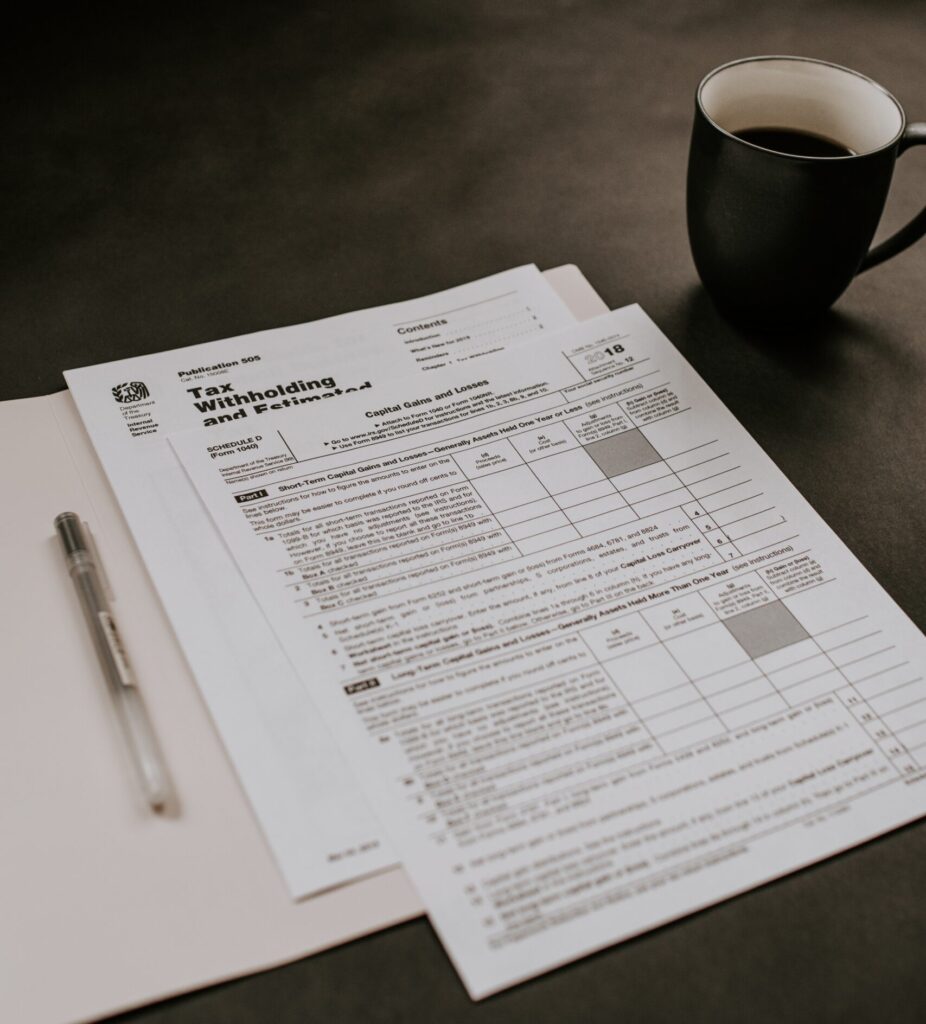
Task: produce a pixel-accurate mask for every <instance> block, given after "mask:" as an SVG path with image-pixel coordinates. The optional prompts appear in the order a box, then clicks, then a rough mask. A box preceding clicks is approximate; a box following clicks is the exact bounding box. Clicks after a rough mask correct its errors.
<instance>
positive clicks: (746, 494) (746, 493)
mask: <svg viewBox="0 0 926 1024" xmlns="http://www.w3.org/2000/svg"><path fill="white" fill-rule="evenodd" d="M757 490H758V488H757V487H756V485H755V484H754V483H752V481H750V480H746V481H744V482H743V483H741V484H734V486H732V487H724V488H722V489H719V490H718V491H717V492H715V493H714V494H706V495H705V496H704V497H703V498H702V499H701V501H700V504H701V507H702V508H703V509H704V511H705V512H707V513H708V515H715V514H716V513H718V512H721V511H726V509H727V508H729V507H730V505H732V504H735V503H736V502H738V501H742V499H743V498H754V497H755V496H756V491H757Z"/></svg>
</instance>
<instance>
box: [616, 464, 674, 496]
mask: <svg viewBox="0 0 926 1024" xmlns="http://www.w3.org/2000/svg"><path fill="white" fill-rule="evenodd" d="M667 472H670V471H669V470H668V469H667V467H666V464H665V463H664V462H651V463H650V464H649V465H648V466H643V468H642V469H634V470H631V472H629V473H621V474H620V475H619V476H612V477H611V483H612V484H614V486H615V487H616V488H617V489H618V490H619V491H629V490H630V489H631V488H633V487H639V486H640V485H641V484H648V483H649V482H650V481H651V480H655V479H656V478H657V477H661V476H665V475H666V473H667Z"/></svg>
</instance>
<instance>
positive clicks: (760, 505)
mask: <svg viewBox="0 0 926 1024" xmlns="http://www.w3.org/2000/svg"><path fill="white" fill-rule="evenodd" d="M723 504H724V505H725V506H726V507H725V508H721V509H718V510H717V511H716V512H715V513H714V519H715V520H716V521H717V525H718V526H720V527H722V528H724V529H726V528H727V527H728V526H731V527H732V526H733V525H734V524H736V525H738V524H740V523H742V522H744V521H748V520H749V519H751V518H752V517H753V516H755V515H757V514H758V513H760V512H765V511H768V509H769V504H770V502H769V499H768V496H767V495H765V494H756V495H755V496H754V497H752V498H747V499H746V500H745V501H737V502H735V503H734V504H732V505H728V504H727V503H726V502H724V503H723Z"/></svg>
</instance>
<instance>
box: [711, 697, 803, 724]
mask: <svg viewBox="0 0 926 1024" xmlns="http://www.w3.org/2000/svg"><path fill="white" fill-rule="evenodd" d="M787 707H788V705H787V703H786V701H784V700H783V699H782V698H781V697H780V696H779V695H778V694H777V693H773V694H771V695H770V696H768V697H763V698H761V699H760V700H756V701H753V702H752V703H751V704H743V705H741V706H740V707H738V708H733V709H732V710H730V711H725V712H723V714H722V715H721V716H720V717H721V719H722V721H723V724H724V725H725V726H726V727H727V728H728V729H739V728H740V727H741V726H744V725H749V723H750V722H758V721H759V719H760V718H767V717H768V716H769V715H775V714H777V713H778V712H779V711H784V710H786V709H787Z"/></svg>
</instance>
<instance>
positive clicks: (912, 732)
mask: <svg viewBox="0 0 926 1024" xmlns="http://www.w3.org/2000/svg"><path fill="white" fill-rule="evenodd" d="M897 738H898V739H899V740H900V742H901V743H902V744H903V745H904V746H905V747H906V748H907V750H918V749H919V748H920V747H922V746H923V745H924V744H926V718H924V719H923V720H922V721H920V722H917V724H916V725H910V726H907V727H906V728H905V729H898V730H897Z"/></svg>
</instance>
